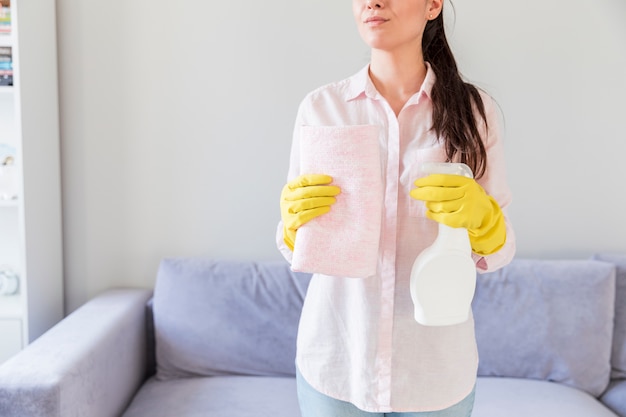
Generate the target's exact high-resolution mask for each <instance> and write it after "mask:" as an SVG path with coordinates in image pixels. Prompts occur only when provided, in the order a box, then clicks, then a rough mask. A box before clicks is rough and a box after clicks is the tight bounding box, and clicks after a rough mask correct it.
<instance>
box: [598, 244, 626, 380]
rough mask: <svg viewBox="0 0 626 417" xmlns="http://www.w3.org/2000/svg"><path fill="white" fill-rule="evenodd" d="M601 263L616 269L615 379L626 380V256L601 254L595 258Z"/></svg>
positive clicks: (613, 363) (612, 362) (613, 361)
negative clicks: (611, 265) (608, 264)
mask: <svg viewBox="0 0 626 417" xmlns="http://www.w3.org/2000/svg"><path fill="white" fill-rule="evenodd" d="M594 259H597V260H599V261H605V262H610V263H612V264H614V265H615V267H616V275H615V278H616V283H615V331H614V333H613V355H612V357H611V358H612V360H611V364H612V366H613V373H612V375H611V376H612V377H613V378H614V379H618V378H622V379H624V378H626V255H620V254H617V253H600V254H597V255H595V256H594Z"/></svg>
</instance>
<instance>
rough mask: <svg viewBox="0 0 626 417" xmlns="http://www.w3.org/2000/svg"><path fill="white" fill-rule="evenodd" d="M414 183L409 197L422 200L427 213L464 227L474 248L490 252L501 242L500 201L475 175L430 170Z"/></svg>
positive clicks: (494, 250) (502, 220)
mask: <svg viewBox="0 0 626 417" xmlns="http://www.w3.org/2000/svg"><path fill="white" fill-rule="evenodd" d="M415 185H416V186H417V188H415V189H413V190H411V197H413V198H415V199H416V200H422V201H424V203H425V205H426V209H427V211H426V216H427V217H428V218H430V219H433V220H435V221H437V222H439V223H443V224H445V225H447V226H450V227H464V228H465V229H467V231H468V234H469V238H470V244H471V246H472V250H473V251H474V252H476V253H477V254H479V255H490V254H492V253H495V252H497V251H498V250H499V249H500V248H501V247H502V246H503V245H504V242H505V241H506V224H505V221H504V215H503V214H502V210H501V209H500V205H499V204H498V203H497V202H496V200H495V199H494V198H493V197H491V196H489V195H487V193H486V192H485V190H484V189H483V187H481V186H480V184H478V183H477V182H476V181H475V180H474V179H472V178H467V177H463V176H460V175H446V174H432V175H428V176H426V177H424V178H420V179H418V180H417V181H415Z"/></svg>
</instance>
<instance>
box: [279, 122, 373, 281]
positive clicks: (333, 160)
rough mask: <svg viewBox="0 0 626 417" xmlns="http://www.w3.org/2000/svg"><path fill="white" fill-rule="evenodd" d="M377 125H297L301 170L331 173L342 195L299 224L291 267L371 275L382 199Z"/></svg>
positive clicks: (350, 276)
mask: <svg viewBox="0 0 626 417" xmlns="http://www.w3.org/2000/svg"><path fill="white" fill-rule="evenodd" d="M379 129H380V128H379V127H378V126H372V125H359V126H304V127H302V128H301V136H300V170H301V173H302V174H327V175H330V176H332V177H333V183H332V184H333V185H337V186H339V187H340V188H341V194H339V195H338V196H337V197H336V198H337V202H336V203H335V204H333V205H332V206H331V209H330V212H329V213H326V214H324V215H322V216H320V217H317V218H315V219H313V220H311V221H310V222H308V223H306V224H304V225H303V226H302V227H300V228H299V229H298V232H297V235H296V243H295V247H294V251H293V257H292V261H291V267H292V269H293V270H294V271H298V272H311V273H320V274H324V275H332V276H337V277H348V278H365V277H369V276H372V275H375V274H376V268H377V265H378V248H379V240H380V228H381V221H382V219H381V218H382V204H383V181H382V172H381V161H380V144H379Z"/></svg>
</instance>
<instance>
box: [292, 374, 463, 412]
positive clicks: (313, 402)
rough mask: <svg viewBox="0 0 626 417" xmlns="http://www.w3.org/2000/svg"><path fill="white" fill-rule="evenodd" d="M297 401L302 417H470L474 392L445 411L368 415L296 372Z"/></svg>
mask: <svg viewBox="0 0 626 417" xmlns="http://www.w3.org/2000/svg"><path fill="white" fill-rule="evenodd" d="M296 381H297V386H298V401H299V402H300V411H301V412H302V417H470V416H471V415H472V409H473V408H474V390H472V392H471V393H470V395H468V396H467V397H465V398H464V399H463V400H461V402H459V403H457V404H455V405H453V406H452V407H450V408H446V409H445V410H438V411H425V412H420V413H368V412H367V411H363V410H361V409H359V408H357V407H355V406H354V405H353V404H351V403H349V402H346V401H341V400H336V399H334V398H331V397H328V396H326V395H324V394H322V393H320V392H318V391H316V390H315V389H314V388H313V387H311V386H310V385H309V384H308V383H307V382H306V381H305V380H304V378H303V377H302V375H300V372H299V371H297V370H296Z"/></svg>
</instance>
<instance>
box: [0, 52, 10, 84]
mask: <svg viewBox="0 0 626 417" xmlns="http://www.w3.org/2000/svg"><path fill="white" fill-rule="evenodd" d="M8 85H13V54H12V49H11V47H10V46H4V47H0V86H8Z"/></svg>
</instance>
